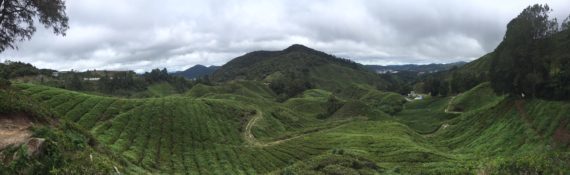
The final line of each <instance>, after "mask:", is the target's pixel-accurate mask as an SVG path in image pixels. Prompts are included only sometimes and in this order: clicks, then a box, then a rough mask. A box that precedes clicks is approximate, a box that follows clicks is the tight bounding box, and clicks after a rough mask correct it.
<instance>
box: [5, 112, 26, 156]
mask: <svg viewBox="0 0 570 175" xmlns="http://www.w3.org/2000/svg"><path fill="white" fill-rule="evenodd" d="M32 125H33V123H32V120H31V118H30V116H28V115H26V114H24V113H16V114H0V150H2V149H4V148H6V147H8V146H10V145H20V144H23V143H25V142H26V141H28V139H29V138H30V137H31V136H32V133H31V132H30V130H28V129H29V128H30V127H31V126H32Z"/></svg>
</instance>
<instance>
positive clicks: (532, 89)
mask: <svg viewBox="0 0 570 175" xmlns="http://www.w3.org/2000/svg"><path fill="white" fill-rule="evenodd" d="M550 11H551V10H550V7H548V5H538V4H536V5H533V6H528V7H527V8H526V9H524V10H523V11H522V12H521V13H520V14H519V15H518V16H517V17H516V18H515V19H513V20H511V21H510V22H509V24H508V25H507V32H506V33H505V37H504V39H503V42H501V44H499V46H498V47H497V49H495V51H494V53H495V54H494V58H493V59H492V64H491V70H490V75H491V85H492V87H493V89H494V90H495V91H496V92H498V93H510V94H517V95H518V94H521V93H524V94H528V95H531V96H534V95H535V94H536V91H537V89H540V86H541V85H540V84H541V83H542V82H543V79H544V78H543V77H545V76H546V74H548V71H547V68H545V67H544V65H543V64H541V63H543V62H544V60H543V58H542V55H544V54H545V53H548V52H549V50H548V49H549V48H551V46H550V45H551V44H552V43H551V42H552V39H551V37H550V36H552V35H553V34H555V33H557V32H558V24H557V21H556V19H552V20H551V19H549V16H548V14H549V13H550Z"/></svg>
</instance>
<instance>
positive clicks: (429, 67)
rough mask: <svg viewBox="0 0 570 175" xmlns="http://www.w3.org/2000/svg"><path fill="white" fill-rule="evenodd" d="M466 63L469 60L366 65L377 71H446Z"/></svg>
mask: <svg viewBox="0 0 570 175" xmlns="http://www.w3.org/2000/svg"><path fill="white" fill-rule="evenodd" d="M465 64H467V62H464V61H460V62H454V63H445V64H426V65H418V64H405V65H387V66H381V65H365V67H366V68H367V69H369V70H371V71H374V72H376V73H390V72H392V73H393V72H400V71H409V72H426V73H433V72H439V71H446V70H449V69H451V68H453V67H461V66H463V65H465Z"/></svg>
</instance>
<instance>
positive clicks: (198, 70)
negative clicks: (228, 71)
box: [172, 64, 220, 79]
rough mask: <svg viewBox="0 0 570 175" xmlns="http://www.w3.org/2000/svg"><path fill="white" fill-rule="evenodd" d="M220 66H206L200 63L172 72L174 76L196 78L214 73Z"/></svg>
mask: <svg viewBox="0 0 570 175" xmlns="http://www.w3.org/2000/svg"><path fill="white" fill-rule="evenodd" d="M219 68H220V66H208V67H206V66H204V65H200V64H197V65H195V66H192V67H191V68H188V69H186V70H184V71H178V72H175V73H172V75H174V76H180V77H184V78H187V79H196V78H200V77H203V76H206V75H208V76H209V75H212V73H214V71H216V70H218V69H219Z"/></svg>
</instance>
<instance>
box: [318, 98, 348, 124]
mask: <svg viewBox="0 0 570 175" xmlns="http://www.w3.org/2000/svg"><path fill="white" fill-rule="evenodd" d="M343 105H344V104H343V103H342V102H341V101H340V100H339V99H338V98H337V97H336V96H334V95H331V96H329V99H328V100H327V102H326V103H325V108H326V111H325V113H322V114H319V115H318V116H317V118H318V119H326V118H328V117H330V116H331V115H333V114H334V113H335V112H336V111H338V110H339V109H340V108H342V106H343Z"/></svg>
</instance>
